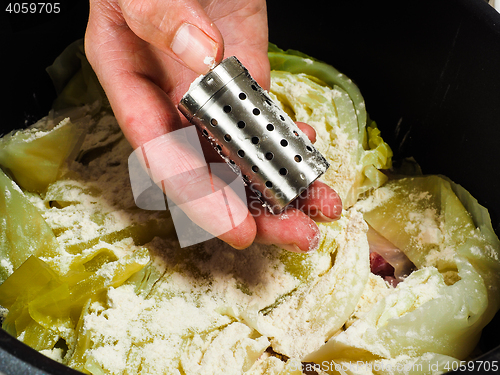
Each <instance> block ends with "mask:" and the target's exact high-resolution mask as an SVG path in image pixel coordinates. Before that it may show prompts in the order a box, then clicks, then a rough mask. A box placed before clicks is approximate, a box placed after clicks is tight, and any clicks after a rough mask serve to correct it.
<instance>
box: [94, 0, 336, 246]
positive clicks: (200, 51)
mask: <svg viewBox="0 0 500 375" xmlns="http://www.w3.org/2000/svg"><path fill="white" fill-rule="evenodd" d="M90 3H91V6H90V16H89V23H88V27H87V33H86V37H85V50H86V54H87V58H88V59H89V62H90V63H91V65H92V66H93V68H94V70H95V71H96V74H97V76H98V77H99V80H100V82H101V84H102V86H103V88H104V90H105V91H106V94H107V96H108V98H109V101H110V103H111V106H112V108H113V111H114V114H115V116H116V118H117V120H118V123H119V124H120V126H121V128H122V130H123V132H124V134H125V136H126V137H127V139H128V141H129V142H130V143H131V145H132V147H134V148H139V147H142V148H143V149H144V150H145V152H146V149H147V155H148V160H149V167H150V169H151V171H152V173H153V174H156V177H158V180H159V181H163V178H161V176H163V175H165V173H166V174H168V175H171V174H172V173H175V174H178V175H180V174H182V175H183V176H189V177H188V178H185V179H183V180H182V181H177V182H176V185H172V186H166V185H165V184H164V185H163V189H164V191H165V193H166V194H167V196H169V197H170V198H173V200H174V201H176V203H180V204H182V207H183V209H184V210H185V212H186V213H187V215H188V216H189V217H190V218H191V220H192V221H193V222H195V223H196V224H198V225H199V226H201V227H202V228H203V229H205V230H206V231H208V232H210V233H217V230H218V228H220V226H221V222H220V220H223V219H220V218H218V217H217V215H214V214H213V213H214V212H216V209H217V206H218V205H220V199H219V201H216V200H217V197H215V196H214V195H207V196H205V197H204V198H203V199H202V200H196V201H195V202H192V201H193V199H192V197H193V196H197V193H196V189H197V186H198V184H199V183H200V178H204V177H202V176H201V175H197V174H196V173H192V171H194V170H197V169H198V168H201V167H203V166H205V165H206V161H205V160H204V159H203V157H202V156H200V155H196V154H195V153H194V152H191V150H187V151H186V150H185V149H181V148H179V149H176V148H175V147H172V145H171V144H170V145H168V144H165V143H164V142H163V143H162V142H155V140H156V139H159V137H161V136H162V135H164V134H167V133H170V132H172V131H174V130H177V129H180V128H182V127H184V126H188V125H190V124H189V123H188V122H187V120H185V119H181V116H180V115H179V112H178V110H177V108H176V104H177V103H178V102H179V101H180V99H181V97H182V96H183V95H184V94H185V92H186V91H187V90H188V87H189V85H190V83H191V82H192V81H193V80H194V79H195V78H196V77H197V76H198V75H200V74H205V73H207V72H208V71H209V69H210V68H212V67H213V66H215V65H216V64H218V63H219V62H220V61H221V60H222V59H223V57H224V55H226V56H232V55H235V56H237V57H238V59H239V60H240V61H241V62H242V63H243V64H244V65H245V66H246V67H247V68H248V70H249V71H250V73H251V74H252V76H253V77H254V78H255V79H256V81H257V82H258V83H259V84H260V85H261V86H262V87H263V88H264V89H269V85H270V78H269V61H268V58H267V43H268V36H267V16H266V4H265V1H264V0H213V1H210V0H200V1H197V0H169V1H161V0H91V2H90ZM223 36H224V40H223ZM299 127H300V128H301V129H302V131H304V132H305V133H306V134H307V135H308V136H309V137H310V138H314V137H315V133H314V130H313V129H312V128H311V127H309V126H308V125H306V124H299ZM213 154H215V153H213ZM215 157H217V158H219V157H218V156H217V155H215ZM207 158H209V157H208V156H207ZM218 160H219V161H220V158H219V159H218ZM210 182H211V183H213V184H214V185H217V184H219V183H220V184H221V185H222V183H221V182H220V181H217V180H216V178H213V179H211V180H210ZM190 197H191V198H190ZM226 199H227V204H228V206H229V207H230V210H231V213H232V214H233V216H235V217H242V218H243V219H242V220H241V222H240V223H239V224H238V225H236V226H234V227H233V228H232V229H231V230H229V231H227V232H225V233H223V234H221V235H219V236H218V237H219V238H220V239H222V240H224V241H226V242H228V243H229V244H230V245H232V246H233V247H235V248H245V247H247V246H249V245H250V244H251V243H252V242H254V241H257V242H260V243H265V244H276V245H278V246H280V247H283V248H286V249H288V250H291V251H298V252H303V251H309V250H314V249H315V248H316V247H317V246H318V241H319V229H318V227H317V225H316V224H315V222H314V220H316V221H330V220H335V219H337V218H338V217H339V216H340V214H341V208H342V206H341V202H340V199H339V197H338V195H337V194H336V193H335V192H334V191H333V190H332V189H330V188H329V187H327V186H326V185H325V184H322V183H320V182H315V183H314V184H312V185H311V187H310V188H309V189H308V191H307V194H306V196H304V197H301V198H299V199H298V200H297V201H296V204H297V205H298V206H297V208H289V209H287V210H286V212H285V213H284V214H282V215H276V216H273V215H269V214H265V213H264V211H263V209H262V208H260V209H259V208H256V207H257V206H256V205H250V204H248V205H247V202H242V201H241V200H240V199H239V198H238V196H237V195H236V194H231V193H229V194H227V195H226ZM299 206H300V207H299ZM248 207H250V210H249V208H248ZM298 208H300V209H298Z"/></svg>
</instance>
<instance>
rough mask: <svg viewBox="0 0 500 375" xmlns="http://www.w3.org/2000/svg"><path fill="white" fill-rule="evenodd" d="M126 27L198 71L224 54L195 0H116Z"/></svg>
mask: <svg viewBox="0 0 500 375" xmlns="http://www.w3.org/2000/svg"><path fill="white" fill-rule="evenodd" d="M118 2H119V4H120V7H121V10H122V12H123V17H124V19H125V21H126V22H127V25H128V27H129V28H130V29H131V30H132V31H133V32H134V33H135V34H136V35H137V36H138V37H140V38H141V39H143V40H145V41H146V42H148V43H150V44H151V45H153V46H155V47H156V48H158V49H160V50H161V51H163V52H165V53H166V54H168V55H169V56H171V57H173V58H174V59H175V60H177V61H179V62H181V63H182V64H184V65H185V66H186V67H188V68H189V69H191V70H193V71H194V72H196V73H198V74H205V73H207V72H208V71H209V70H210V69H211V68H213V67H214V66H215V65H216V64H218V63H219V62H220V61H221V60H222V58H223V55H224V41H223V39H222V35H221V33H220V31H219V30H218V29H217V27H216V26H215V25H214V24H213V22H212V21H211V20H210V18H209V17H208V15H207V14H206V13H205V11H204V9H203V8H202V7H201V5H200V3H199V2H198V1H196V0H169V1H162V0H118Z"/></svg>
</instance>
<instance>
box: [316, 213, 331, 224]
mask: <svg viewBox="0 0 500 375" xmlns="http://www.w3.org/2000/svg"><path fill="white" fill-rule="evenodd" d="M313 219H314V221H316V222H318V223H330V222H332V221H334V220H335V218H332V217H328V216H326V215H325V214H324V213H323V212H322V211H318V212H316V213H315V214H314V216H313Z"/></svg>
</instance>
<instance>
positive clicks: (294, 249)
mask: <svg viewBox="0 0 500 375" xmlns="http://www.w3.org/2000/svg"><path fill="white" fill-rule="evenodd" d="M276 246H278V247H280V248H282V249H284V250H287V251H291V252H292V253H299V254H304V253H309V252H311V251H314V250H315V249H307V250H302V249H301V248H300V247H298V246H297V245H296V244H286V245H283V244H279V245H276Z"/></svg>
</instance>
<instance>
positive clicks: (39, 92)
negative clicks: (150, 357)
mask: <svg viewBox="0 0 500 375" xmlns="http://www.w3.org/2000/svg"><path fill="white" fill-rule="evenodd" d="M268 12H269V27H270V37H269V38H270V41H272V42H273V43H276V44H277V45H278V46H279V47H281V48H283V49H288V48H292V49H297V50H300V51H302V52H305V53H307V54H309V55H311V56H314V57H316V58H318V59H321V60H324V61H326V62H328V63H330V64H332V65H334V66H335V67H336V68H337V69H339V70H340V71H342V72H343V73H345V74H346V75H348V76H349V77H350V78H352V79H353V80H354V81H355V82H356V83H357V85H358V86H359V87H360V89H361V92H362V93H363V96H364V97H365V100H366V105H367V110H368V113H369V114H370V116H371V118H373V119H374V120H376V121H377V124H378V126H379V128H380V129H381V130H382V136H383V137H384V139H385V140H386V141H388V142H389V144H390V145H391V147H392V148H393V151H394V153H395V158H396V159H398V158H403V157H407V156H413V157H415V159H416V160H417V161H418V162H419V164H420V165H421V166H422V169H423V171H424V173H426V174H444V175H446V176H448V177H450V178H451V179H452V180H454V181H455V182H458V183H460V184H461V185H462V186H464V187H465V188H466V189H467V190H468V191H469V192H470V193H471V194H472V195H473V196H474V197H476V198H477V199H478V200H479V202H480V203H481V204H482V205H484V206H486V207H487V208H488V209H489V212H490V214H491V217H492V220H493V226H494V228H495V230H496V232H497V234H499V233H500V194H499V193H498V192H499V191H500V147H499V146H498V142H499V140H500V14H498V13H497V12H496V11H495V10H494V9H493V8H492V7H490V6H489V5H488V4H487V2H485V1H483V0H456V1H445V0H420V1H400V2H379V1H346V2H343V1H342V2H340V1H336V2H332V1H326V0H324V1H314V2H279V3H278V2H277V1H273V0H270V1H269V2H268ZM87 15H88V2H87V1H86V0H82V1H80V0H79V1H76V0H74V1H72V2H64V3H62V4H61V12H60V13H59V14H52V15H49V14H45V15H37V16H34V15H26V14H24V15H22V14H9V13H7V12H4V11H3V9H2V12H0V17H1V18H0V21H1V22H0V27H1V30H0V32H1V33H0V35H1V44H0V47H1V51H2V59H1V60H0V61H1V64H2V65H1V66H2V69H1V70H0V74H1V75H2V88H3V89H4V95H3V99H2V100H1V101H0V106H1V109H2V110H1V112H0V116H1V117H0V119H1V120H0V124H1V129H0V132H1V133H6V132H8V131H10V130H12V129H15V128H21V127H23V126H25V125H29V124H30V123H33V122H34V121H36V120H37V119H38V118H40V117H42V116H44V115H46V114H47V112H48V110H49V108H50V105H51V102H52V100H53V99H54V95H55V93H54V90H53V88H52V86H51V84H50V80H49V79H48V76H47V75H46V73H45V70H44V69H45V67H47V66H48V65H50V64H51V63H52V61H53V60H54V58H55V57H56V56H57V55H58V54H59V53H60V52H61V51H62V50H63V49H64V47H65V46H67V45H68V44H70V43H71V42H72V41H74V40H75V39H78V38H81V37H83V35H84V31H85V25H86V19H87ZM499 320H500V318H499V317H498V314H497V316H496V317H495V319H494V320H493V321H492V322H491V323H490V324H489V325H488V326H487V328H486V329H485V330H484V332H483V335H482V338H481V341H480V344H479V349H480V350H481V352H483V353H484V354H482V355H481V356H480V357H478V358H477V360H478V361H479V360H480V361H490V362H491V363H492V361H499V360H500V346H499V344H500V339H499V338H498V337H500V330H499ZM0 372H3V373H5V374H42V373H43V374H68V375H69V374H77V372H75V371H73V370H70V369H68V368H66V367H64V366H62V365H60V364H58V363H56V362H54V361H52V360H50V359H48V358H46V357H44V356H43V355H41V354H39V353H37V352H36V351H34V350H32V349H31V348H28V347H27V346H25V345H24V344H22V343H20V342H19V341H17V340H16V339H14V338H12V337H10V336H9V335H7V334H6V333H5V332H4V331H2V330H0ZM474 373H481V372H480V371H479V372H478V371H475V372H474ZM485 373H486V372H485Z"/></svg>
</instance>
